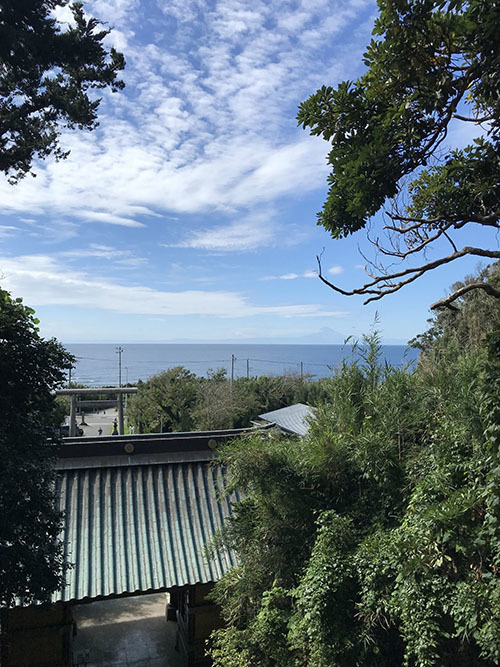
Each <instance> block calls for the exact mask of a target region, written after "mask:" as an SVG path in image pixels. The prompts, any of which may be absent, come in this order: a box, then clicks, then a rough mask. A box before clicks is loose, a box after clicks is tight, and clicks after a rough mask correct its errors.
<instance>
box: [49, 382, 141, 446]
mask: <svg viewBox="0 0 500 667" xmlns="http://www.w3.org/2000/svg"><path fill="white" fill-rule="evenodd" d="M56 394H57V395H58V396H70V397H71V406H70V412H69V437H70V438H74V437H75V436H76V403H77V401H76V398H77V396H82V395H88V394H91V395H92V394H95V395H99V394H114V395H116V401H114V403H116V405H117V407H118V433H119V434H120V435H124V430H125V429H124V426H123V399H122V396H123V394H137V387H99V388H95V387H92V389H57V390H56ZM78 404H79V405H80V407H86V408H88V407H92V406H95V405H98V404H99V401H98V400H95V401H92V400H90V401H78Z"/></svg>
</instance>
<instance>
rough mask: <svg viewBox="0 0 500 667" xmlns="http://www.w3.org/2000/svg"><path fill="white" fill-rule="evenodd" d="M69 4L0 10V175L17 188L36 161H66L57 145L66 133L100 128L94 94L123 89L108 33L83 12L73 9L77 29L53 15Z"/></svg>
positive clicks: (28, 3)
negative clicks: (63, 131)
mask: <svg viewBox="0 0 500 667" xmlns="http://www.w3.org/2000/svg"><path fill="white" fill-rule="evenodd" d="M67 5H68V0H23V1H22V2H3V3H2V4H1V6H0V170H1V171H3V172H5V173H6V174H8V175H9V176H10V181H11V182H12V183H15V182H17V181H18V180H19V179H20V178H22V177H23V176H24V175H25V174H26V173H28V172H30V171H31V166H32V162H33V159H34V158H35V156H38V157H40V158H45V157H47V156H48V155H50V154H53V155H54V156H55V157H56V159H61V158H65V157H67V155H68V152H64V151H63V150H62V149H61V148H60V146H59V144H58V136H59V133H60V130H61V128H62V127H68V128H71V129H73V128H75V127H77V128H79V129H84V128H85V129H88V130H92V129H94V128H95V127H97V124H98V123H97V110H98V108H99V103H100V100H99V99H98V98H96V97H94V98H91V97H90V96H89V91H91V90H93V89H96V90H99V89H104V88H111V89H112V90H118V89H121V88H123V87H124V84H123V82H122V81H120V80H119V79H117V76H118V72H119V71H120V70H122V69H123V68H124V67H125V61H124V58H123V55H122V54H121V53H118V52H117V51H116V50H115V49H114V48H111V49H110V50H109V51H107V50H106V48H105V47H104V46H103V41H104V38H105V37H106V35H107V34H108V33H109V30H108V29H103V28H102V25H101V24H100V23H99V21H97V20H96V19H95V18H93V17H89V16H88V15H87V14H86V13H85V12H84V10H83V5H82V3H81V2H74V3H72V4H71V5H70V7H71V11H72V13H73V19H74V25H71V26H70V27H65V26H64V25H62V24H60V23H58V21H57V20H56V19H55V18H54V16H53V14H52V12H53V10H55V9H56V8H61V7H65V6H67Z"/></svg>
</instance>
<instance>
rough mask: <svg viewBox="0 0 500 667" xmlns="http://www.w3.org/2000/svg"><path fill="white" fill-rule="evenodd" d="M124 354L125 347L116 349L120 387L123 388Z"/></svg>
mask: <svg viewBox="0 0 500 667" xmlns="http://www.w3.org/2000/svg"><path fill="white" fill-rule="evenodd" d="M122 352H123V347H120V345H118V347H117V348H116V354H117V355H118V387H121V386H122Z"/></svg>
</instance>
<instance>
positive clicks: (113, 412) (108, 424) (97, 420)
mask: <svg viewBox="0 0 500 667" xmlns="http://www.w3.org/2000/svg"><path fill="white" fill-rule="evenodd" d="M115 419H118V410H117V409H116V408H109V410H101V411H100V412H89V413H85V424H87V425H86V426H85V425H82V423H81V421H82V417H81V415H77V417H76V423H77V425H78V427H79V428H81V429H83V435H84V436H85V437H89V436H94V435H99V428H102V435H111V432H112V430H113V422H114V420H115ZM66 424H69V417H66Z"/></svg>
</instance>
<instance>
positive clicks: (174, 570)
mask: <svg viewBox="0 0 500 667" xmlns="http://www.w3.org/2000/svg"><path fill="white" fill-rule="evenodd" d="M223 488H224V475H223V469H222V467H221V466H220V465H214V464H211V463H210V462H209V461H188V462H174V463H172V462H170V463H160V464H156V465H153V464H151V465H134V466H130V465H122V466H115V467H104V468H83V469H65V470H60V471H59V475H58V491H59V498H60V508H61V510H63V511H64V512H65V519H64V529H63V541H64V553H65V557H66V559H67V561H68V562H70V563H74V566H73V568H72V569H70V570H69V571H68V573H67V578H66V583H67V585H66V587H65V588H64V590H63V591H62V592H61V593H59V594H57V595H56V599H58V600H83V599H85V598H98V597H105V596H116V595H125V594H132V593H136V592H145V591H154V590H156V591H157V590H162V589H167V588H172V587H175V586H184V585H186V584H195V583H207V582H210V581H217V580H218V579H219V578H220V577H221V576H222V574H224V572H226V571H227V570H228V569H229V568H230V567H232V566H234V565H235V561H234V558H233V556H232V554H231V553H228V552H224V553H222V552H220V553H219V554H218V556H217V557H216V559H215V560H213V561H208V560H207V559H206V557H205V555H204V553H203V549H204V546H205V544H206V543H207V542H208V541H209V540H210V538H211V537H212V536H213V534H214V532H215V531H216V530H217V529H219V528H220V527H221V526H222V525H223V523H224V519H225V517H227V516H228V514H230V512H231V502H230V500H229V499H227V498H226V499H220V497H219V494H218V489H219V490H220V489H223Z"/></svg>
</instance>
